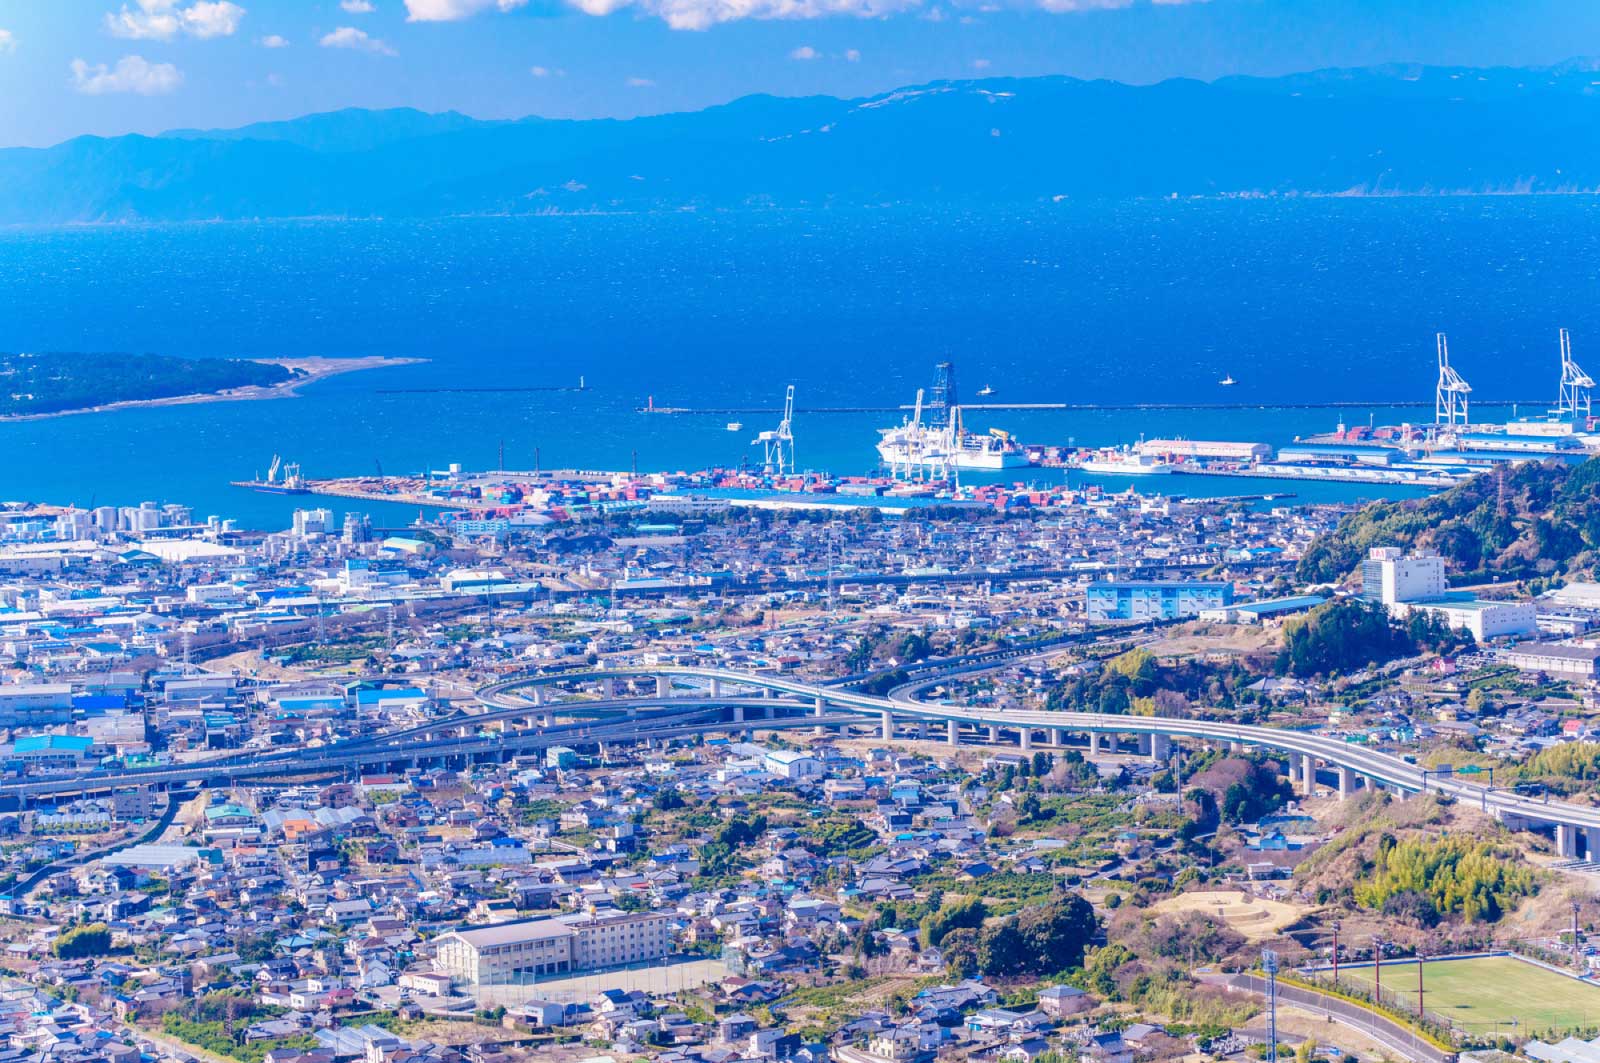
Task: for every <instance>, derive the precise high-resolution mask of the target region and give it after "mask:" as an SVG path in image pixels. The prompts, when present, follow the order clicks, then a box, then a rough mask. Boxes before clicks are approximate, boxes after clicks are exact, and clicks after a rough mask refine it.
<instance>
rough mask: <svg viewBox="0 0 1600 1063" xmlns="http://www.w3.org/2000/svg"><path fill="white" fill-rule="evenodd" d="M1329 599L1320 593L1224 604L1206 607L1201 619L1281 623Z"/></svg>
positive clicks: (1239, 622) (1224, 621) (1247, 622)
mask: <svg viewBox="0 0 1600 1063" xmlns="http://www.w3.org/2000/svg"><path fill="white" fill-rule="evenodd" d="M1327 600H1328V599H1327V598H1325V597H1323V596H1322V595H1320V594H1297V595H1293V596H1291V597H1288V598H1269V599H1266V600H1264V601H1259V602H1246V603H1244V604H1243V605H1230V606H1224V607H1223V608H1221V609H1206V610H1203V611H1202V612H1201V613H1200V619H1201V620H1212V621H1216V622H1217V623H1222V624H1274V623H1281V622H1282V621H1283V620H1284V619H1285V618H1287V617H1290V616H1295V615H1297V614H1299V613H1305V612H1309V611H1310V610H1312V609H1315V608H1316V607H1317V606H1319V605H1321V604H1323V603H1324V602H1326V601H1327Z"/></svg>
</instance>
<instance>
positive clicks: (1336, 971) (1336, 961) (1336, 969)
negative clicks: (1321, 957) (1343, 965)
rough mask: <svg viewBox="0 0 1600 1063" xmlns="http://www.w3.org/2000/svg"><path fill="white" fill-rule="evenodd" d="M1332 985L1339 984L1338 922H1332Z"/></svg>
mask: <svg viewBox="0 0 1600 1063" xmlns="http://www.w3.org/2000/svg"><path fill="white" fill-rule="evenodd" d="M1333 984H1334V985H1335V986H1337V985H1338V984H1339V920H1337V919H1335V920H1334V921H1333Z"/></svg>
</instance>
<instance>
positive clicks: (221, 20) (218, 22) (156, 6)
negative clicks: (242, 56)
mask: <svg viewBox="0 0 1600 1063" xmlns="http://www.w3.org/2000/svg"><path fill="white" fill-rule="evenodd" d="M244 15H245V10H244V8H242V7H240V6H239V5H238V4H235V3H232V2H231V0H195V2H194V3H192V4H190V5H189V6H188V7H182V6H180V4H179V2H178V0H136V4H135V7H133V8H130V7H129V6H128V5H127V4H123V5H122V10H120V11H117V12H107V13H106V17H105V27H106V32H107V33H109V34H111V35H112V36H113V37H125V38H127V39H129V40H136V41H138V40H149V41H170V40H172V39H173V38H174V37H176V36H177V35H178V34H179V33H184V34H187V35H188V36H190V37H198V38H200V39H201V40H207V39H209V38H211V37H231V36H232V35H233V34H234V33H235V32H236V31H237V30H238V29H239V23H240V22H241V21H243V20H244Z"/></svg>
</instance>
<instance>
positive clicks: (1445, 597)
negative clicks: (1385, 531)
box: [1361, 546, 1539, 642]
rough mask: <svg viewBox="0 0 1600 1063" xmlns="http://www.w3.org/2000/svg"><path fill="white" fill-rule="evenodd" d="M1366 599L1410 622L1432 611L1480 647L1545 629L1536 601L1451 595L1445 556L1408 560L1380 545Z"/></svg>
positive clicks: (1372, 556) (1365, 566)
mask: <svg viewBox="0 0 1600 1063" xmlns="http://www.w3.org/2000/svg"><path fill="white" fill-rule="evenodd" d="M1361 597H1363V598H1365V599H1366V600H1367V601H1369V602H1374V603H1377V604H1381V605H1383V606H1385V607H1387V608H1388V610H1389V612H1390V614H1391V615H1393V616H1395V617H1397V618H1400V619H1404V618H1405V617H1408V616H1410V615H1411V614H1412V613H1414V612H1419V611H1423V612H1429V613H1433V614H1435V615H1436V616H1438V617H1439V618H1440V619H1441V620H1443V621H1444V622H1445V623H1446V624H1448V625H1449V626H1450V627H1452V628H1455V629H1457V630H1459V631H1466V632H1467V633H1469V634H1470V635H1471V636H1472V637H1473V638H1474V639H1476V640H1477V641H1479V642H1487V641H1489V640H1490V639H1494V638H1500V637H1503V636H1506V635H1528V634H1532V633H1533V632H1535V631H1537V630H1538V629H1539V612H1538V610H1537V609H1536V608H1535V607H1534V606H1533V604H1532V603H1531V602H1497V601H1482V600H1480V599H1477V598H1474V597H1472V596H1471V595H1469V594H1459V593H1458V594H1451V593H1450V592H1449V590H1448V585H1447V584H1446V582H1445V576H1444V559H1443V558H1441V557H1406V556H1404V555H1403V554H1402V552H1401V551H1400V550H1399V549H1398V548H1396V547H1393V546H1379V547H1375V548H1373V550H1372V551H1371V552H1370V553H1369V554H1368V555H1367V560H1365V561H1363V562H1362V563H1361Z"/></svg>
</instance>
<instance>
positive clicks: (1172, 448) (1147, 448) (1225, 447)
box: [1133, 439, 1272, 462]
mask: <svg viewBox="0 0 1600 1063" xmlns="http://www.w3.org/2000/svg"><path fill="white" fill-rule="evenodd" d="M1133 449H1134V452H1135V453H1138V454H1141V455H1145V456H1147V457H1171V458H1214V459H1217V460H1221V461H1243V462H1253V461H1266V460H1267V459H1268V458H1270V457H1272V448H1271V447H1269V446H1267V445H1266V444H1265V443H1235V442H1233V441H1232V440H1226V439H1146V440H1142V441H1140V442H1139V443H1136V444H1134V448H1133Z"/></svg>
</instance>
